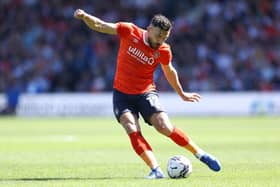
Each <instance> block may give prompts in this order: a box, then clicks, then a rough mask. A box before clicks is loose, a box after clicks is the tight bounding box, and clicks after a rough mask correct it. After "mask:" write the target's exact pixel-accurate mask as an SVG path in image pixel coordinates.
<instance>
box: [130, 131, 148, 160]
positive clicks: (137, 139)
mask: <svg viewBox="0 0 280 187" xmlns="http://www.w3.org/2000/svg"><path fill="white" fill-rule="evenodd" d="M129 138H130V142H131V145H132V147H133V149H134V151H135V152H136V153H137V154H138V155H139V156H140V155H141V154H142V153H143V152H144V151H147V150H149V151H152V148H151V146H150V145H149V144H148V142H147V141H146V140H145V139H144V137H143V136H142V135H141V133H140V132H133V133H130V134H129Z"/></svg>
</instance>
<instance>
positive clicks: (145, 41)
mask: <svg viewBox="0 0 280 187" xmlns="http://www.w3.org/2000/svg"><path fill="white" fill-rule="evenodd" d="M147 34H148V33H147V31H144V32H143V42H144V44H145V45H146V46H149V47H150V45H149V43H148V41H147V40H146V36H147Z"/></svg>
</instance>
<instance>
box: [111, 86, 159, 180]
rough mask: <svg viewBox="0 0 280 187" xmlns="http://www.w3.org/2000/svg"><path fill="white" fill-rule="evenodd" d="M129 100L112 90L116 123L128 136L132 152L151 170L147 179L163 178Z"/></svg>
mask: <svg viewBox="0 0 280 187" xmlns="http://www.w3.org/2000/svg"><path fill="white" fill-rule="evenodd" d="M131 99H133V98H132V97H131V96H129V101H128V96H127V95H126V94H123V93H121V92H119V91H116V90H114V92H113V105H114V114H115V116H116V118H117V120H118V122H119V123H120V124H121V125H122V126H123V128H124V129H125V131H126V133H127V134H128V136H129V139H130V142H131V145H132V147H133V149H134V151H135V152H136V153H137V154H138V155H139V156H140V158H141V159H142V160H143V161H144V162H145V163H146V164H147V165H148V166H149V167H150V168H151V173H150V175H149V176H148V177H147V178H149V179H156V178H163V177H164V175H163V172H162V171H161V169H160V167H159V164H158V162H157V160H156V158H155V156H154V154H153V152H152V148H151V146H150V145H149V143H148V142H147V141H146V140H145V138H144V137H143V136H142V133H141V129H140V124H139V121H138V112H137V109H136V107H135V106H133V105H132V104H131ZM128 103H129V104H128Z"/></svg>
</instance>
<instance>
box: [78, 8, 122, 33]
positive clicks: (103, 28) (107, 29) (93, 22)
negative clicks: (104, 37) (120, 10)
mask: <svg viewBox="0 0 280 187" xmlns="http://www.w3.org/2000/svg"><path fill="white" fill-rule="evenodd" d="M74 17H75V18H77V19H80V20H83V21H84V22H85V23H86V25H87V26H88V27H89V28H91V29H92V30H95V31H97V32H101V33H105V34H113V35H116V34H117V26H116V24H115V23H108V22H105V21H103V20H101V19H99V18H97V17H94V16H92V15H90V14H88V13H86V12H85V11H83V10H81V9H77V10H76V11H75V13H74Z"/></svg>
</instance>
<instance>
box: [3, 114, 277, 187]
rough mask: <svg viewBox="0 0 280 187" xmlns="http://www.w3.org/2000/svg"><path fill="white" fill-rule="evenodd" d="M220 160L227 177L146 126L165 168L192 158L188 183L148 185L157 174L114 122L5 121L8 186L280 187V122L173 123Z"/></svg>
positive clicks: (271, 119) (191, 120)
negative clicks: (176, 158) (173, 161)
mask: <svg viewBox="0 0 280 187" xmlns="http://www.w3.org/2000/svg"><path fill="white" fill-rule="evenodd" d="M172 122H173V123H174V124H176V126H178V127H179V128H181V129H182V130H184V131H185V132H187V134H188V135H190V136H191V137H192V138H193V140H194V141H195V142H196V143H197V144H198V145H200V146H201V147H202V148H204V149H205V150H206V151H209V152H210V153H212V154H213V155H215V156H217V157H218V158H219V159H220V161H221V163H222V166H223V167H222V170H221V172H219V173H215V172H212V171H210V170H209V169H208V168H207V167H206V166H205V165H203V164H202V163H200V161H198V160H197V159H195V158H194V157H193V156H192V155H191V154H190V153H189V152H186V151H185V150H183V149H182V148H180V147H178V146H177V145H175V144H174V143H172V142H171V141H170V140H169V139H168V138H166V137H163V136H162V135H160V134H158V133H157V132H156V131H155V130H154V129H153V128H152V127H149V126H148V125H144V124H143V123H142V130H143V133H144V136H145V137H146V139H147V140H148V141H149V142H150V143H151V145H152V147H153V149H154V153H155V155H156V156H157V158H158V160H159V162H160V163H161V166H162V168H163V169H165V166H166V162H167V159H168V158H169V157H171V156H173V155H176V154H183V155H185V156H187V157H188V158H189V159H191V161H192V164H193V173H192V174H191V176H190V177H189V178H187V179H180V180H173V179H163V180H145V179H143V176H145V175H147V174H148V172H149V169H148V168H147V167H146V166H145V165H144V163H142V161H141V160H140V159H139V158H138V157H137V156H136V154H135V153H134V152H133V151H132V149H131V147H130V143H129V141H128V138H127V136H126V134H125V132H124V130H123V129H122V128H121V126H120V125H119V124H118V123H116V122H115V120H114V119H113V118H91V119H90V118H86V119H85V118H61V119H59V118H58V119H57V118H54V119H44V118H42V119H40V118H39V119H38V118H30V119H28V118H0V186H5V187H9V186H26V187H27V186H28V187H33V186H34V187H35V186H36V187H38V186H40V187H45V186H51V187H56V186H67V187H71V186H73V187H77V186H82V187H85V186H98V187H99V186H113V187H118V186H119V187H127V186H131V187H137V186H139V187H144V186H160V187H165V186H172V187H174V186H176V187H177V186H192V187H210V186H211V187H212V186H213V187H239V186H240V187H255V186H257V187H258V186H259V187H263V186H266V187H267V186H268V187H276V186H280V118H279V117H252V118H215V117H213V118H172Z"/></svg>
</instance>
